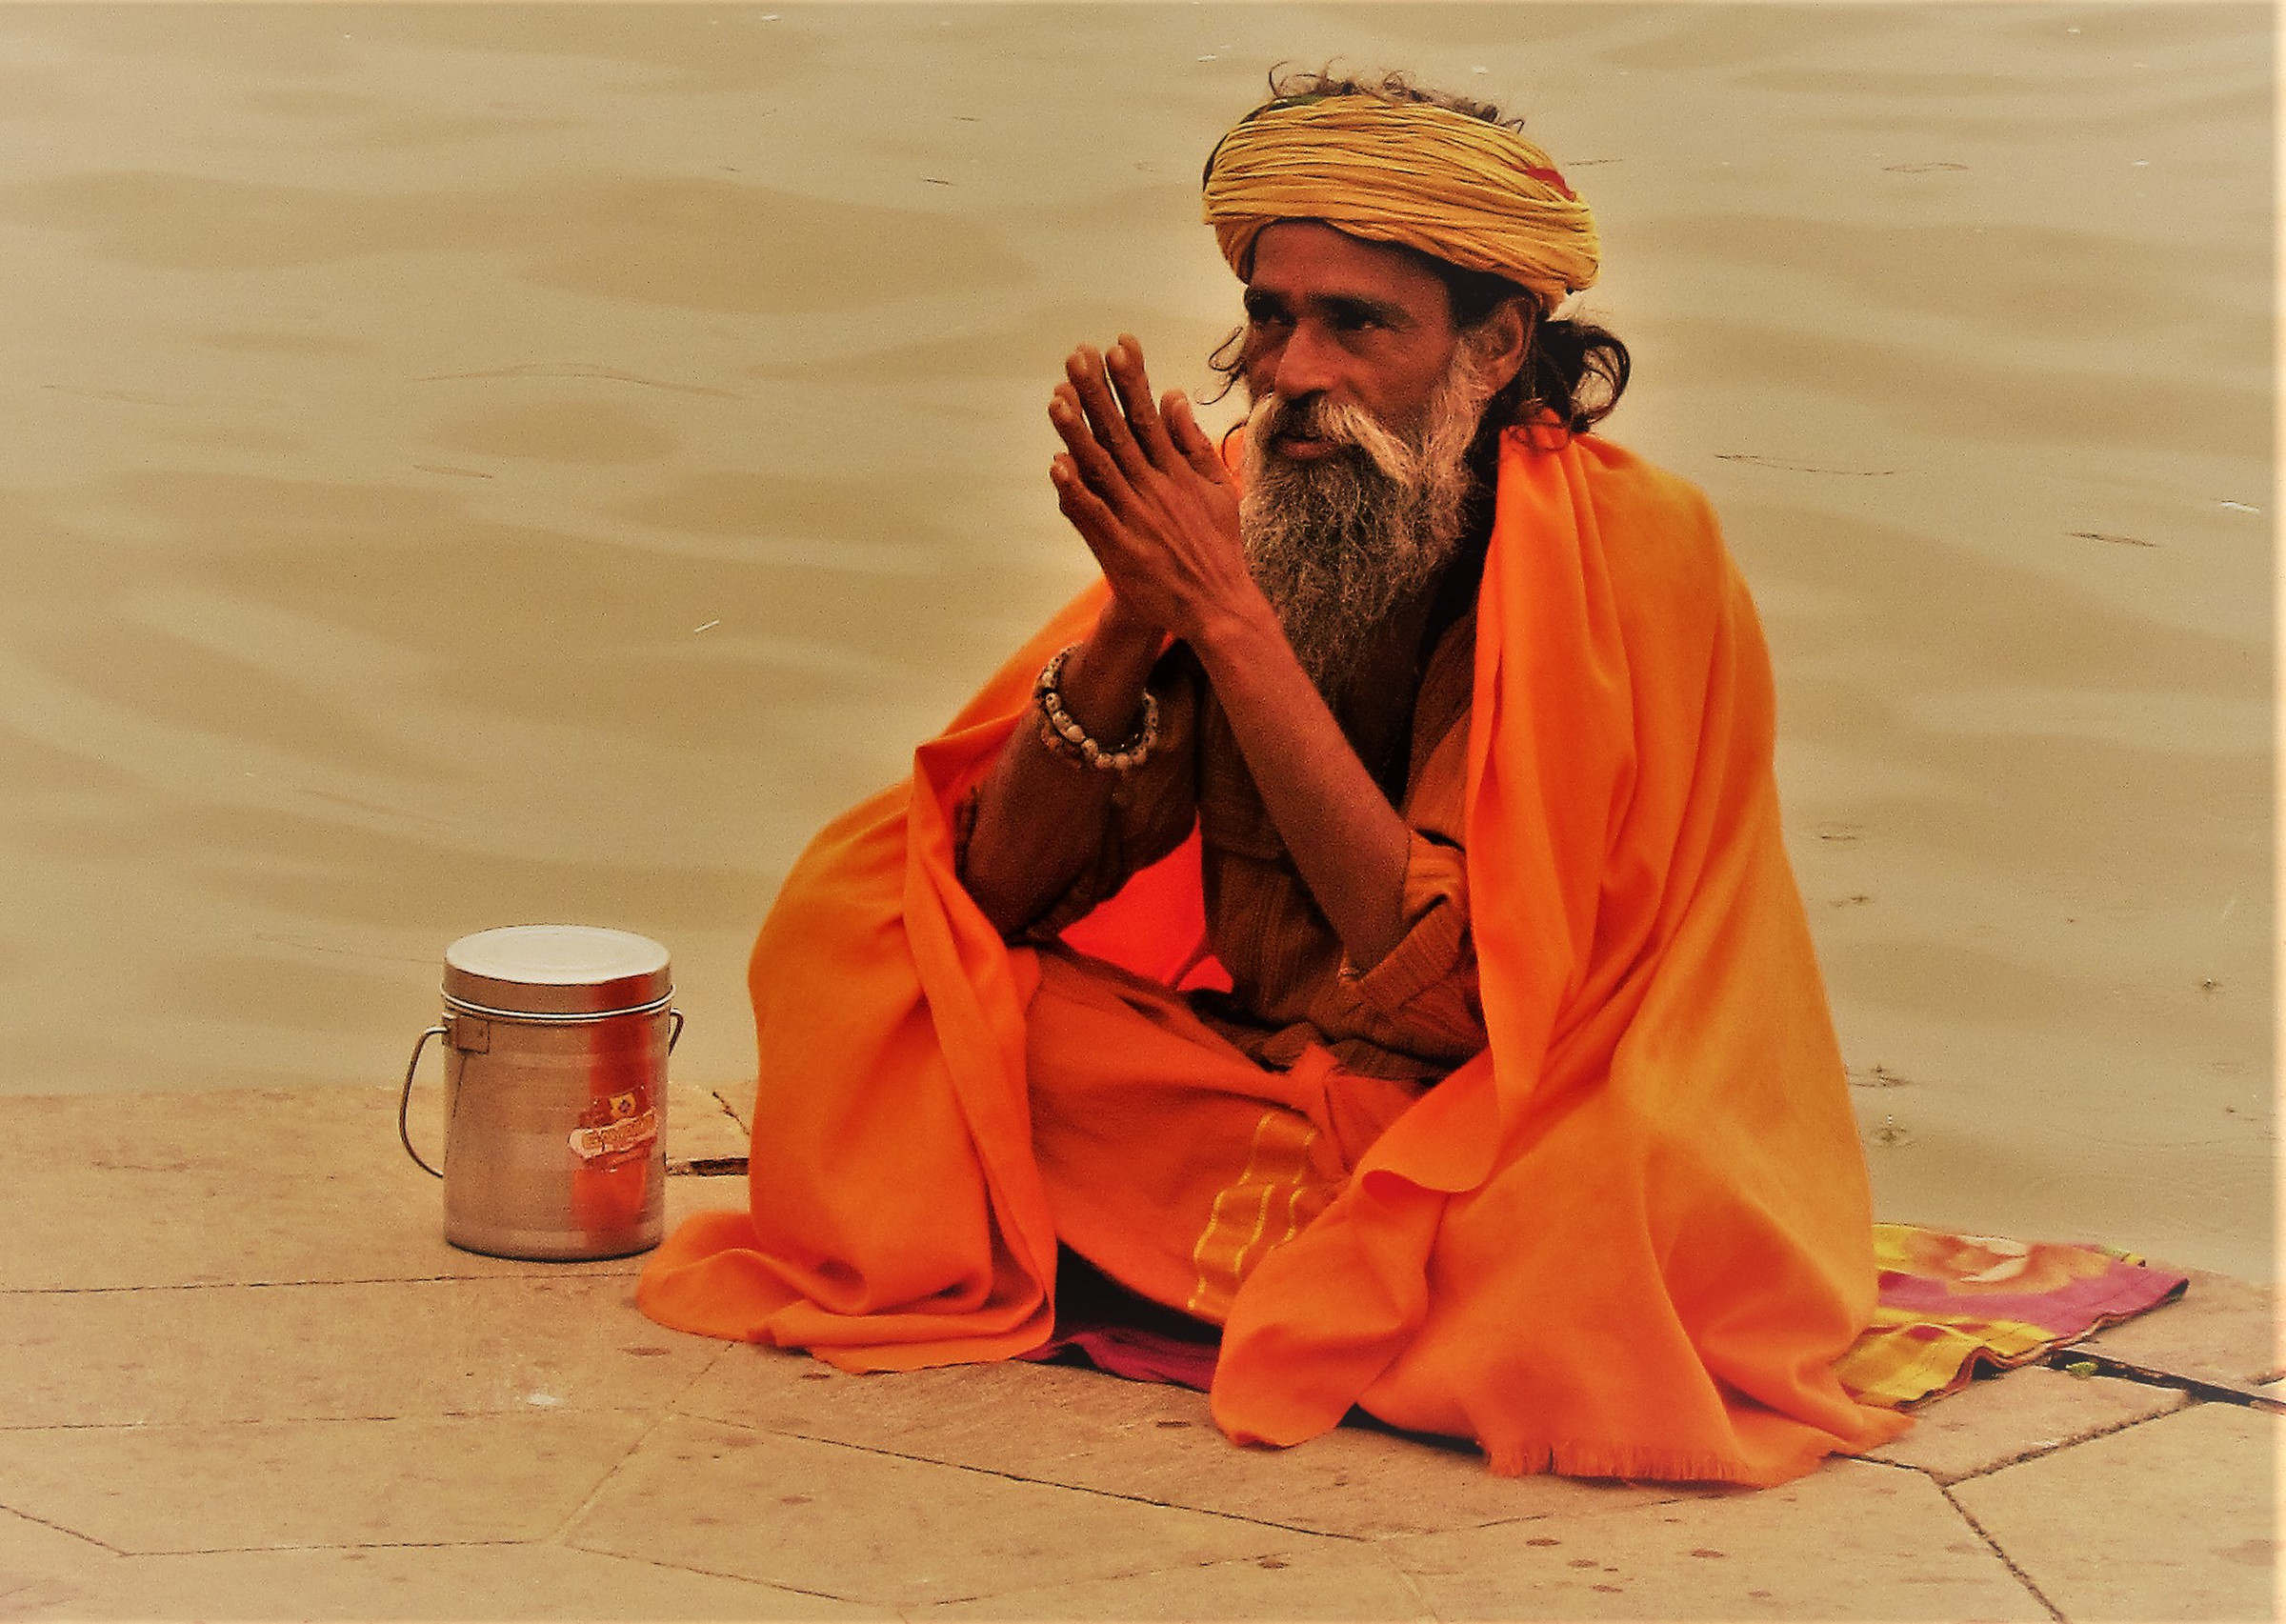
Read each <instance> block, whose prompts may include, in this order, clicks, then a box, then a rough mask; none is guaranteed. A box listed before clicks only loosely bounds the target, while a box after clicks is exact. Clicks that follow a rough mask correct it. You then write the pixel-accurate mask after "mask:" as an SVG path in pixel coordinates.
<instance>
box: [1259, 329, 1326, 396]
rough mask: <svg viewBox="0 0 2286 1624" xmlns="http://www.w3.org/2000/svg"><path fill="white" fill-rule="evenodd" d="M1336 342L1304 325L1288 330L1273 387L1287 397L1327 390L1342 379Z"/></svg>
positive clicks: (1279, 354) (1309, 394) (1273, 379)
mask: <svg viewBox="0 0 2286 1624" xmlns="http://www.w3.org/2000/svg"><path fill="white" fill-rule="evenodd" d="M1336 359H1337V357H1336V354H1335V352H1334V346H1333V345H1331V344H1329V343H1328V342H1326V340H1325V338H1324V337H1323V336H1321V335H1320V334H1317V333H1315V332H1313V331H1311V330H1310V328H1309V327H1308V326H1307V325H1306V324H1305V325H1303V326H1300V327H1297V328H1295V329H1294V330H1293V332H1291V333H1289V334H1288V335H1287V338H1286V342H1285V344H1284V345H1283V346H1281V347H1280V348H1279V351H1278V358H1277V367H1276V370H1275V371H1273V373H1272V374H1271V379H1272V387H1273V389H1275V390H1276V391H1277V392H1278V393H1280V394H1282V395H1284V396H1285V397H1286V398H1287V399H1288V400H1302V399H1306V398H1308V397H1310V396H1313V395H1321V394H1325V393H1328V392H1330V391H1332V389H1333V388H1334V384H1335V383H1336V382H1337V381H1338V379H1339V372H1338V370H1337V368H1336V366H1335V362H1336Z"/></svg>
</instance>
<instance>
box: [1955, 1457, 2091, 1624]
mask: <svg viewBox="0 0 2286 1624" xmlns="http://www.w3.org/2000/svg"><path fill="white" fill-rule="evenodd" d="M1936 1492H1937V1493H1938V1494H1942V1495H1944V1497H1945V1504H1947V1505H1948V1506H1951V1507H1952V1508H1953V1509H1954V1510H1955V1512H1957V1513H1959V1514H1960V1519H1961V1521H1963V1522H1965V1523H1967V1524H1968V1525H1969V1527H1970V1528H1972V1529H1974V1530H1975V1533H1976V1537H1977V1538H1979V1539H1981V1540H1983V1541H1984V1543H1985V1548H1986V1549H1987V1550H1989V1551H1991V1552H1992V1554H1994V1555H1995V1556H1997V1557H1999V1558H2000V1565H2001V1566H2002V1567H2004V1568H2006V1569H2007V1570H2008V1571H2009V1573H2010V1574H2012V1575H2014V1577H2015V1581H2016V1583H2018V1584H2020V1585H2022V1586H2023V1587H2024V1589H2025V1590H2026V1591H2027V1592H2028V1593H2030V1594H2031V1596H2032V1599H2033V1600H2035V1601H2036V1602H2038V1603H2039V1604H2040V1605H2041V1606H2042V1607H2043V1608H2045V1609H2046V1610H2047V1613H2048V1616H2049V1617H2051V1618H2053V1619H2055V1624H2071V1620H2069V1619H2068V1618H2066V1617H2065V1616H2064V1610H2063V1609H2062V1608H2060V1607H2058V1606H2056V1605H2055V1602H2053V1601H2050V1600H2049V1599H2048V1593H2047V1592H2045V1591H2043V1590H2042V1589H2040V1587H2039V1586H2038V1585H2035V1584H2034V1583H2033V1582H2032V1575H2031V1574H2028V1573H2026V1572H2025V1571H2024V1570H2023V1569H2021V1568H2019V1567H2017V1566H2016V1559H2015V1557H2014V1556H2011V1555H2010V1554H2008V1553H2007V1552H2006V1551H2004V1550H2002V1549H2001V1547H2000V1542H1999V1541H1998V1540H1997V1539H1995V1538H1994V1537H1993V1536H1992V1534H1991V1532H1990V1531H1989V1530H1987V1529H1986V1528H1985V1526H1984V1524H1982V1523H1980V1522H1978V1521H1977V1520H1976V1514H1975V1513H1974V1512H1972V1511H1970V1510H1969V1508H1968V1507H1966V1506H1964V1505H1962V1504H1961V1503H1960V1501H1959V1500H1958V1499H1956V1498H1955V1497H1954V1494H1953V1486H1952V1485H1951V1484H1949V1483H1939V1484H1938V1485H1937V1486H1936Z"/></svg>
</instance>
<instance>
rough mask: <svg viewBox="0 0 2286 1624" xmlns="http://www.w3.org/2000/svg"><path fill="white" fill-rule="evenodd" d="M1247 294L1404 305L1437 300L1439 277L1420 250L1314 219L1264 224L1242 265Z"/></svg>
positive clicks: (1442, 292) (1440, 298)
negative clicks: (1378, 240) (1374, 239)
mask: <svg viewBox="0 0 2286 1624" xmlns="http://www.w3.org/2000/svg"><path fill="white" fill-rule="evenodd" d="M1247 271H1248V274H1247V277H1246V286H1247V289H1248V291H1249V292H1250V293H1254V292H1262V293H1271V294H1275V295H1277V296H1279V297H1282V298H1293V299H1300V298H1319V299H1323V298H1347V299H1362V300H1369V301H1373V302H1375V303H1395V304H1399V305H1402V306H1404V307H1406V308H1409V309H1410V308H1417V307H1419V306H1422V305H1424V304H1431V305H1441V304H1442V303H1443V301H1444V295H1445V289H1444V283H1443V281H1442V280H1441V279H1440V278H1439V277H1438V276H1437V274H1436V273H1435V272H1434V271H1432V270H1430V269H1429V267H1428V266H1427V265H1425V264H1423V263H1422V261H1421V258H1420V256H1419V255H1417V254H1414V253H1412V252H1410V251H1407V250H1405V249H1401V248H1398V247H1396V246H1394V244H1390V243H1376V242H1369V241H1367V240H1366V239H1364V238H1362V237H1354V236H1351V235H1350V234H1349V233H1348V232H1347V231H1336V230H1335V229H1334V228H1333V227H1332V226H1328V225H1325V224H1323V223H1321V222H1319V221H1315V220H1282V221H1279V222H1278V223H1276V224H1275V225H1272V226H1268V227H1265V228H1264V229H1263V231H1262V234H1261V235H1260V236H1259V237H1258V238H1257V239H1256V240H1255V243H1254V253H1253V264H1251V265H1250V266H1249V267H1248V268H1247Z"/></svg>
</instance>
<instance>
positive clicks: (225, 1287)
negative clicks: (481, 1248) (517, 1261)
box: [0, 1269, 641, 1297]
mask: <svg viewBox="0 0 2286 1624" xmlns="http://www.w3.org/2000/svg"><path fill="white" fill-rule="evenodd" d="M638 1273H641V1271H640V1270H639V1269H582V1270H578V1271H576V1272H572V1271H562V1272H558V1273H538V1272H536V1271H535V1272H534V1273H529V1274H523V1273H516V1274H360V1275H357V1276H355V1277H354V1278H349V1279H323V1280H316V1279H312V1280H158V1281H152V1282H150V1283H149V1284H146V1285H140V1286H5V1287H0V1297H102V1296H120V1295H123V1294H125V1293H130V1292H262V1291H275V1290H285V1289H291V1288H305V1287H311V1286H458V1285H478V1286H492V1285H526V1284H529V1283H531V1281H534V1280H632V1279H633V1278H634V1277H635V1276H636V1275H637V1274H638Z"/></svg>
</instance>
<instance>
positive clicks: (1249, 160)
mask: <svg viewBox="0 0 2286 1624" xmlns="http://www.w3.org/2000/svg"><path fill="white" fill-rule="evenodd" d="M1205 192H1206V198H1205V201H1206V218H1207V224H1209V225H1210V226H1213V228H1214V236H1215V240H1216V241H1217V242H1218V243H1219V244H1220V245H1221V248H1222V255H1223V258H1225V259H1227V260H1228V261H1230V264H1231V269H1232V270H1233V271H1236V272H1238V274H1239V275H1241V276H1244V275H1245V274H1246V273H1247V266H1248V263H1249V259H1250V256H1251V254H1252V252H1253V246H1254V239H1255V237H1256V236H1258V235H1259V234H1260V233H1261V231H1262V229H1263V228H1264V227H1265V226H1269V225H1273V224H1274V223H1276V222H1277V221H1280V220H1322V221H1324V222H1325V223H1326V224H1327V225H1329V226H1332V227H1334V228H1335V229H1336V230H1337V231H1346V232H1348V233H1349V234H1350V235H1351V236H1354V237H1363V238H1366V239H1368V240H1369V241H1373V242H1386V243H1401V244H1403V245H1404V246H1406V247H1407V248H1413V249H1418V250H1419V251H1421V252H1423V253H1426V254H1430V255H1432V256H1434V258H1437V259H1441V260H1445V261H1447V262H1448V263H1450V264H1453V265H1458V266H1462V267H1465V268H1467V269H1468V270H1471V271H1491V272H1493V273H1494V274H1495V275H1498V276H1505V277H1507V278H1508V279H1509V280H1510V281H1512V282H1515V283H1518V284H1521V285H1522V286H1523V287H1525V288H1528V289H1530V290H1531V291H1533V292H1534V293H1536V294H1538V295H1539V297H1540V299H1541V301H1542V308H1543V310H1550V311H1552V310H1554V308H1555V307H1556V305H1558V304H1559V303H1561V302H1562V301H1563V299H1564V298H1565V297H1566V295H1568V294H1571V293H1574V292H1576V291H1579V290H1580V289H1582V288H1585V287H1587V286H1589V285H1590V284H1591V283H1593V282H1594V280H1595V271H1596V266H1597V253H1598V244H1597V241H1596V235H1595V216H1594V213H1593V212H1592V211H1590V210H1589V208H1588V206H1587V204H1586V203H1584V202H1582V201H1581V200H1580V199H1579V198H1578V197H1577V196H1575V195H1574V193H1573V191H1572V189H1571V188H1570V187H1568V186H1566V185H1565V184H1564V177H1563V176H1562V175H1561V174H1560V173H1558V172H1557V170H1556V168H1555V165H1554V161H1553V160H1551V159H1550V158H1549V156H1548V154H1547V153H1546V152H1544V151H1542V150H1540V149H1539V148H1538V147H1536V146H1534V144H1533V143H1532V142H1530V141H1527V140H1526V139H1524V137H1523V136H1521V135H1519V134H1518V133H1516V131H1514V130H1510V129H1506V128H1504V127H1502V126H1500V125H1497V124H1493V123H1490V122H1488V121H1487V120H1484V119H1481V118H1474V117H1471V116H1470V115H1469V114H1467V113H1464V112H1456V111H1454V110H1452V109H1451V108H1446V107H1439V106H1437V105H1435V104H1434V103H1432V102H1404V101H1392V100H1389V99H1387V98H1385V97H1382V96H1378V95H1373V94H1370V93H1366V94H1334V95H1318V96H1302V97H1295V98H1293V99H1290V100H1286V101H1277V102H1272V103H1271V104H1270V105H1269V106H1267V107H1263V108H1259V109H1257V110H1254V111H1253V112H1251V113H1249V114H1248V115H1247V116H1246V117H1245V118H1243V119H1241V120H1240V121H1239V122H1238V124H1237V125H1236V126H1235V127H1234V128H1233V130H1231V131H1230V133H1229V134H1227V135H1225V136H1224V137H1223V138H1222V141H1221V144H1220V145H1218V146H1217V147H1216V148H1215V149H1214V151H1213V155H1212V156H1211V157H1209V158H1208V159H1207V170H1206V177H1205Z"/></svg>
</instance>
